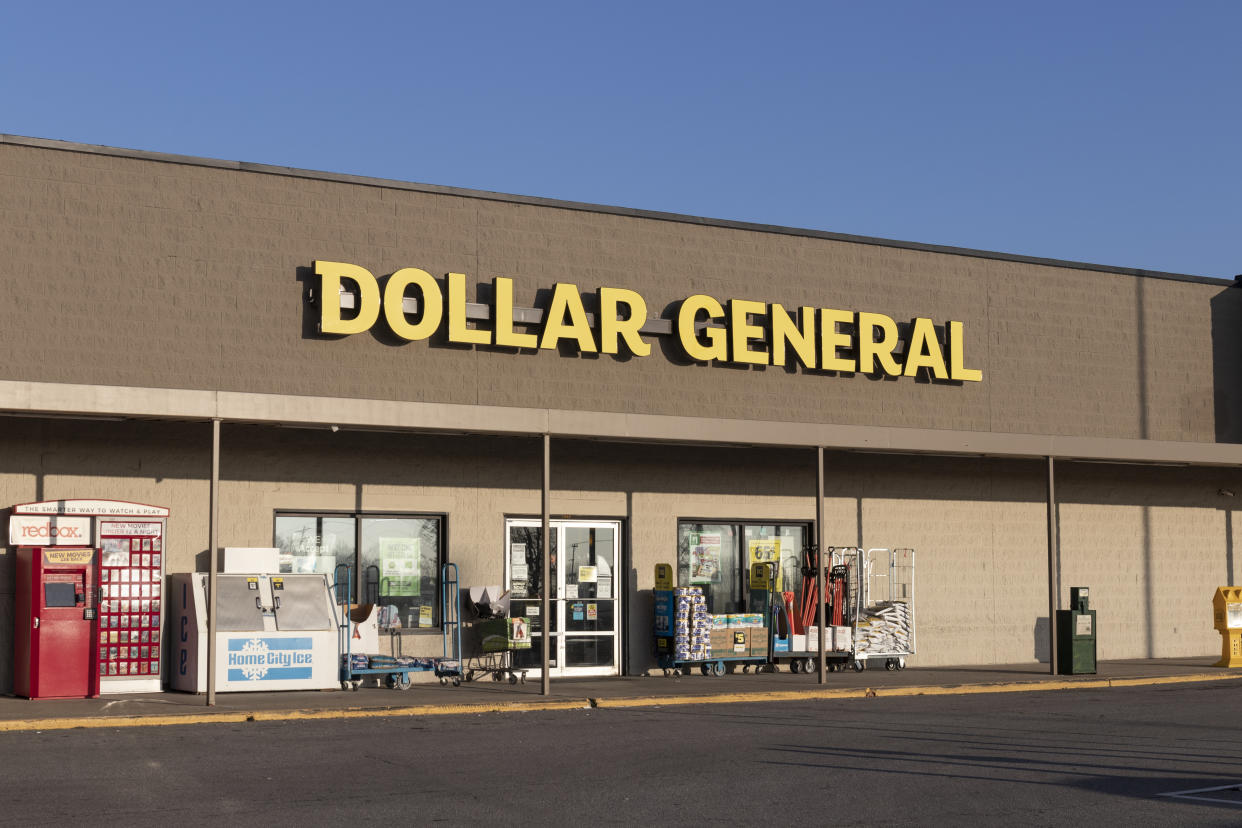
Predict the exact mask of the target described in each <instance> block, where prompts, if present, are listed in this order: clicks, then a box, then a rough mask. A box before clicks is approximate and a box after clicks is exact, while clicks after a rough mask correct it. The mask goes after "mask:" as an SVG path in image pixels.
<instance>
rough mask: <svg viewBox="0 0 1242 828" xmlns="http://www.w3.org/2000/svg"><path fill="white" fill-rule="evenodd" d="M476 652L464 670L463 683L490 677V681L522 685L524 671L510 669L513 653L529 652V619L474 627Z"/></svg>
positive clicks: (501, 620) (496, 620)
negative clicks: (477, 646)
mask: <svg viewBox="0 0 1242 828" xmlns="http://www.w3.org/2000/svg"><path fill="white" fill-rule="evenodd" d="M475 632H476V634H477V635H478V638H479V652H478V653H477V654H476V655H475V656H474V658H473V659H472V660H471V664H470V666H469V667H468V668H466V675H465V678H466V681H473V680H474V678H475V675H476V674H477V675H481V676H483V675H490V676H491V677H492V681H504V680H505V679H508V680H509V683H510V684H517V683H518V682H519V681H520V682H521V683H522V684H525V683H526V670H524V669H521V668H519V667H515V666H514V663H513V662H514V659H513V653H514V651H516V650H529V649H530V619H529V618H526V617H525V616H518V617H501V618H491V619H488V620H486V621H482V622H480V623H478V624H476V625H475Z"/></svg>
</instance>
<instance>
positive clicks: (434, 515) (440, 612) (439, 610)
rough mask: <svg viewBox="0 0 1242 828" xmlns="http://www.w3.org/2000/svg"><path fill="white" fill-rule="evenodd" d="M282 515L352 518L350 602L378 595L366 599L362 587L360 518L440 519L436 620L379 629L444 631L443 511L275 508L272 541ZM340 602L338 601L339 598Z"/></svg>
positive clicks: (445, 543)
mask: <svg viewBox="0 0 1242 828" xmlns="http://www.w3.org/2000/svg"><path fill="white" fill-rule="evenodd" d="M282 517H302V518H307V517H309V518H352V519H353V521H354V565H353V571H354V579H353V580H354V594H353V595H352V596H350V601H351V602H352V603H359V604H364V603H378V599H379V595H378V593H377V594H376V595H375V598H376V600H375V601H366V600H364V599H365V598H366V595H365V594H364V592H363V590H364V589H365V588H366V586H365V584H366V582H365V579H364V578H362V577H361V571H362V570H361V560H362V522H363V520H367V519H373V518H380V519H384V518H392V519H397V520H404V519H416V520H435V521H438V522H439V525H440V532H439V548H438V549H436V572H435V581H436V592H435V595H436V597H435V605H434V606H435V613H434V620H435V623H434V624H433V625H432V626H430V627H417V628H409V627H394V628H390V627H385V628H383V630H382V631H384V632H388V633H394V634H398V635H441V634H442V633H443V631H444V607H442V606H440V604H441V603H442V601H441V598H442V595H443V592H444V583H443V582H442V581H441V576H442V574H443V571H444V565H445V564H446V563H448V562H449V561H448V548H449V544H448V532H449V528H448V514H447V513H446V512H400V511H389V510H384V511H376V512H372V511H364V510H356V509H275V510H273V512H272V545H273V546H277V545H278V544H277V543H276V521H277V520H278V519H279V518H282ZM338 606H339V602H338Z"/></svg>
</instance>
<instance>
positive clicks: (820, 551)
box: [815, 446, 828, 684]
mask: <svg viewBox="0 0 1242 828" xmlns="http://www.w3.org/2000/svg"><path fill="white" fill-rule="evenodd" d="M824 535H825V532H824V447H823V446H816V447H815V549H816V550H817V551H816V553H815V562H816V569H817V570H818V571H817V572H816V573H815V580H816V584H817V585H818V586H817V587H816V590H817V592H818V593H819V683H820V684H824V683H825V682H827V681H828V658H827V652H828V626H827V623H828V622H827V619H826V618H825V617H824V616H825V615H826V614H827V596H825V594H824V587H825V586H826V584H825V583H824V553H825V552H826V551H827V548H826V547H825V546H824Z"/></svg>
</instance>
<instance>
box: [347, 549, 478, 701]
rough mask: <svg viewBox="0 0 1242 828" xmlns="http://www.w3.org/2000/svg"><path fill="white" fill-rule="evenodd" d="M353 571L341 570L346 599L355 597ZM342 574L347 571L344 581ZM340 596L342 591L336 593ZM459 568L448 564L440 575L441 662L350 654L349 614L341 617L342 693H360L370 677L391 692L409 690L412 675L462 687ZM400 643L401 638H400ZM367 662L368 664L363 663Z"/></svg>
mask: <svg viewBox="0 0 1242 828" xmlns="http://www.w3.org/2000/svg"><path fill="white" fill-rule="evenodd" d="M351 569H352V568H351V567H349V566H341V567H338V577H337V583H336V584H335V585H334V586H337V587H340V586H342V585H343V586H344V587H345V595H346V596H352V595H353V591H352V590H353V579H352V575H351ZM339 570H344V572H343V575H344V580H343V581H342V579H341V574H342V573H340V571H339ZM334 591H335V592H336V594H338V595H339V594H340V592H339V589H337V590H334ZM457 596H458V580H457V564H453V563H447V564H445V565H444V567H443V568H442V569H441V571H440V603H441V613H442V615H441V619H440V621H441V630H442V634H441V635H442V641H443V655H442V656H441V657H440V658H415V657H407V656H401V655H397V656H377V657H375V658H368V657H367V656H365V655H363V654H354V653H353V652H352V651H351V647H352V638H353V637H352V636H351V635H350V625H349V612H348V611H342V612H341V613H340V619H339V621H340V623H339V626H338V630H339V635H340V641H341V645H342V646H341V647H340V650H341V689H342V690H350V689H352V690H357V689H358V688H359V687H361V686H362V682H363V681H364V680H366V679H367V678H368V677H375V678H376V679H377V680H379V681H382V682H383V683H384V684H385V685H386V686H387V687H388V688H389V689H393V690H409V689H410V686H411V685H412V684H413V681H412V680H411V679H410V674H411V673H428V672H433V673H435V675H436V677H437V678H439V679H440V684H442V685H446V684H448V683H449V682H450V681H451V682H452V683H453V686H454V687H456V686H458V685H460V684H461V617H460V614H459V613H460V610H459V606H460V605H459V603H458V597H457ZM397 638H398V642H399V641H400V637H399V636H398V637H397ZM364 661H365V663H364Z"/></svg>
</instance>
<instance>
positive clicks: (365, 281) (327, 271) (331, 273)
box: [315, 261, 380, 334]
mask: <svg viewBox="0 0 1242 828" xmlns="http://www.w3.org/2000/svg"><path fill="white" fill-rule="evenodd" d="M315 275H317V276H319V330H320V332H321V333H326V334H356V333H362V332H363V331H367V330H370V329H371V326H372V325H374V324H375V320H377V319H379V312H380V293H379V282H377V281H375V277H374V276H372V275H371V271H369V270H367V269H366V268H364V267H358V265H352V264H345V263H344V262H321V261H316V262H315ZM342 279H348V280H350V281H351V282H353V283H354V284H356V285H357V286H358V315H357V316H355V317H354V318H353V319H342V318H341V280H342Z"/></svg>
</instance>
